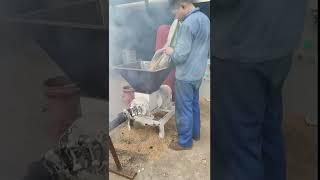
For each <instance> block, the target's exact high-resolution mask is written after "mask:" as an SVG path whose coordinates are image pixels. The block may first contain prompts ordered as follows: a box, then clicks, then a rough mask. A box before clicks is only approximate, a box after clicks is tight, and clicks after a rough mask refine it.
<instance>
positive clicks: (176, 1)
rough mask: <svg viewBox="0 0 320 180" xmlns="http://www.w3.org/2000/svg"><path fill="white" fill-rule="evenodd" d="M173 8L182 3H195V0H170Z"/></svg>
mask: <svg viewBox="0 0 320 180" xmlns="http://www.w3.org/2000/svg"><path fill="white" fill-rule="evenodd" d="M168 1H169V5H170V7H172V8H175V7H178V6H179V5H180V4H181V3H194V0H168Z"/></svg>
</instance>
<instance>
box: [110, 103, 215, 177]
mask: <svg viewBox="0 0 320 180" xmlns="http://www.w3.org/2000/svg"><path fill="white" fill-rule="evenodd" d="M200 104H201V140H200V141H198V142H195V141H194V144H193V148H192V150H189V151H180V152H175V151H172V150H170V149H168V145H169V143H170V142H171V141H173V140H176V138H177V133H176V129H175V128H176V127H175V119H174V118H172V119H170V120H169V121H168V123H167V124H166V125H165V138H164V139H160V138H159V136H158V131H157V129H156V128H152V127H141V126H138V125H135V128H134V129H132V130H130V131H129V130H128V127H127V126H126V124H123V125H121V126H119V127H118V128H117V129H115V130H113V131H111V132H110V135H111V138H112V141H113V143H114V146H115V148H116V151H117V153H118V156H119V159H120V162H121V163H122V165H123V167H124V168H125V169H133V170H134V171H136V172H137V176H136V178H135V179H136V180H152V179H153V180H162V179H175V180H179V179H181V180H188V179H190V180H197V179H199V180H206V179H210V174H209V173H210V166H209V164H210V106H209V102H207V101H205V100H201V101H200ZM109 162H110V165H113V164H114V161H113V159H112V156H111V155H109ZM109 179H110V180H122V179H124V178H122V177H120V176H118V175H114V174H112V173H109Z"/></svg>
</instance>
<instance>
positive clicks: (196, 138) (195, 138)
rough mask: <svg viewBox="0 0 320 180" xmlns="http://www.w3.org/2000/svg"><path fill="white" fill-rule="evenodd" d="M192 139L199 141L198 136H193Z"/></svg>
mask: <svg viewBox="0 0 320 180" xmlns="http://www.w3.org/2000/svg"><path fill="white" fill-rule="evenodd" d="M192 139H193V140H195V141H200V137H193V138H192Z"/></svg>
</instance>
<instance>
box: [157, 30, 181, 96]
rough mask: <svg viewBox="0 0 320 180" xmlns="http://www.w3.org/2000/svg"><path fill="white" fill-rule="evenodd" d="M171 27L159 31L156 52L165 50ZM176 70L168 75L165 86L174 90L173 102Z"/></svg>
mask: <svg viewBox="0 0 320 180" xmlns="http://www.w3.org/2000/svg"><path fill="white" fill-rule="evenodd" d="M169 30H170V25H161V26H159V28H158V31H157V38H156V48H155V51H157V50H158V49H161V48H163V46H164V45H165V43H166V42H167V37H168V34H169ZM175 74H176V69H175V68H174V69H173V70H172V71H171V72H170V73H169V75H168V77H167V78H166V79H165V80H164V82H163V84H165V85H168V86H170V88H171V90H172V100H173V101H174V97H175V96H174V95H175V81H176V76H175Z"/></svg>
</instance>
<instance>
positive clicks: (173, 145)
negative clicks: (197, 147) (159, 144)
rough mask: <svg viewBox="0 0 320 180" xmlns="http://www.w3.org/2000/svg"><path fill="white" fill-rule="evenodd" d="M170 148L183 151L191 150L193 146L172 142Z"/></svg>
mask: <svg viewBox="0 0 320 180" xmlns="http://www.w3.org/2000/svg"><path fill="white" fill-rule="evenodd" d="M169 148H170V149H172V150H175V151H182V150H190V149H192V146H191V147H182V146H180V144H178V143H177V142H171V143H170V144H169Z"/></svg>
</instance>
